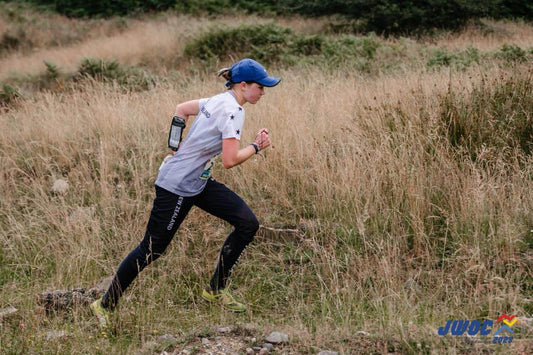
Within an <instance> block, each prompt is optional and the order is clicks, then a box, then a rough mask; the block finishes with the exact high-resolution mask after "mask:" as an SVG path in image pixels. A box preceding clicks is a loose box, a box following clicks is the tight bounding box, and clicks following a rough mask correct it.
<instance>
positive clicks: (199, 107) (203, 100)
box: [198, 98, 209, 111]
mask: <svg viewBox="0 0 533 355" xmlns="http://www.w3.org/2000/svg"><path fill="white" fill-rule="evenodd" d="M207 101H209V98H203V99H200V100H198V110H199V111H202V107H204V106H205V104H206V103H207Z"/></svg>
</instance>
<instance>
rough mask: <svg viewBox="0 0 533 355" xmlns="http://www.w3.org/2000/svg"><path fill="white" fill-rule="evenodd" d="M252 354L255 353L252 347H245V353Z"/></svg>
mask: <svg viewBox="0 0 533 355" xmlns="http://www.w3.org/2000/svg"><path fill="white" fill-rule="evenodd" d="M252 354H255V351H254V349H252V348H246V355H252Z"/></svg>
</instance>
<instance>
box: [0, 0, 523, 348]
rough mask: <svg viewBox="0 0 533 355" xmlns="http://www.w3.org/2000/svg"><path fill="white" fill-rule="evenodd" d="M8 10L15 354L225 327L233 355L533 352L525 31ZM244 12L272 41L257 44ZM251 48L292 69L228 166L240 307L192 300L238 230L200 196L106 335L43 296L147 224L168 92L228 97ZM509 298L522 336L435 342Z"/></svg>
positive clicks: (496, 24)
mask: <svg viewBox="0 0 533 355" xmlns="http://www.w3.org/2000/svg"><path fill="white" fill-rule="evenodd" d="M0 10H1V11H0V34H1V35H2V36H3V37H2V38H3V39H2V45H3V46H0V47H1V48H2V51H1V52H0V83H1V85H2V89H1V91H0V110H1V115H0V123H1V125H2V127H3V129H2V130H0V162H1V170H2V174H0V195H1V196H2V197H1V199H0V287H1V289H2V292H1V293H0V294H1V296H0V310H2V309H7V308H8V307H10V306H13V307H15V308H17V309H18V312H17V313H16V314H15V315H14V316H11V317H6V318H2V320H1V323H0V325H1V327H0V348H1V349H3V351H5V352H6V353H9V354H18V353H32V354H33V353H43V354H44V353H62V354H63V353H64V354H72V353H80V354H81V353H84V354H85V353H102V354H109V353H123V354H131V353H162V352H163V351H167V352H169V353H172V352H176V353H179V351H181V350H182V349H184V348H187V347H190V346H195V347H193V348H189V349H191V351H192V352H194V351H197V352H198V353H202V352H204V350H205V349H204V348H203V347H202V343H201V342H200V341H199V339H200V338H209V339H211V341H213V342H216V341H217V340H216V338H215V336H221V334H219V333H218V332H217V331H216V329H217V328H216V327H217V326H231V327H232V328H233V329H234V331H233V333H232V338H231V339H232V340H233V344H234V345H235V344H237V345H235V347H234V348H233V349H232V350H231V351H229V353H233V352H241V353H244V352H245V349H246V348H247V347H252V346H254V345H256V343H259V345H260V343H262V339H263V337H264V336H265V335H266V334H268V333H269V332H271V331H273V330H279V331H283V332H285V333H287V334H288V335H289V336H290V339H291V340H290V342H289V344H286V345H283V346H280V347H278V348H277V352H278V353H294V354H300V353H317V352H318V351H319V350H321V349H329V350H335V351H338V352H340V353H343V354H356V353H386V352H395V353H421V352H422V353H480V352H488V353H493V352H502V351H505V352H507V351H514V352H518V353H526V352H531V351H533V348H532V346H531V344H532V342H531V337H532V335H533V334H532V332H533V331H532V328H531V321H530V319H531V318H532V317H533V315H532V314H533V304H532V299H531V294H532V291H533V277H532V275H533V254H532V250H533V249H532V248H533V218H532V213H531V211H533V164H532V163H533V161H532V159H533V158H532V146H533V131H532V129H533V128H532V127H533V118H532V117H533V100H532V98H531V92H532V85H533V81H532V79H533V73H532V71H531V59H532V57H533V52H532V48H533V27H532V26H530V25H528V24H525V23H508V22H501V21H492V20H484V21H483V25H482V26H472V27H469V28H467V29H465V30H463V31H462V32H460V33H441V34H439V35H436V36H434V37H431V38H419V39H413V38H388V39H385V38H382V37H379V36H376V35H371V34H370V35H366V36H357V35H354V34H350V33H338V31H334V30H333V29H335V28H336V22H335V20H334V19H329V18H323V19H315V20H309V19H301V18H297V17H294V18H283V19H269V18H260V17H254V16H249V17H248V16H244V15H240V16H239V17H238V18H235V17H225V16H221V17H212V18H205V17H189V16H177V15H174V14H171V13H166V14H159V15H153V16H145V17H137V18H124V19H108V20H82V19H79V20H72V19H67V18H64V17H61V16H58V15H56V14H51V13H40V12H36V11H34V10H31V9H28V8H26V7H20V6H13V5H6V4H0ZM242 26H245V27H242ZM246 26H248V27H246ZM251 26H261V27H257V28H256V29H260V30H262V31H265V33H266V34H265V36H267V37H268V38H269V39H270V40H269V41H265V43H263V44H261V46H259V47H258V48H254V50H255V51H256V52H247V51H250V50H251V49H252V48H251V46H250V43H249V42H247V41H252V43H256V42H254V41H257V39H253V38H252V39H250V36H251V33H250V27H251ZM230 35H231V36H234V37H232V38H233V41H232V42H231V43H229V44H224V43H221V42H211V41H215V40H216V39H219V38H228V36H230ZM10 36H11V37H12V38H16V39H18V42H17V41H16V40H14V39H12V40H9V38H11V37H10ZM15 42H16V43H18V44H13V43H15ZM6 43H11V45H9V46H8V45H7V44H6ZM212 43H218V44H216V45H215V44H212ZM206 44H208V45H210V47H209V48H211V49H212V52H213V53H212V55H210V56H208V57H206V58H203V59H199V58H198V55H197V54H195V52H194V49H195V48H203V47H202V46H203V45H206ZM294 44H299V45H300V46H299V47H298V46H294ZM186 48H189V50H188V51H187V50H186ZM294 48H297V49H298V50H294ZM309 48H311V49H312V50H309ZM250 53H251V54H256V55H265V53H270V54H271V56H270V57H267V56H265V57H264V58H263V59H265V60H266V59H268V58H273V59H272V60H271V62H270V63H269V65H268V69H269V73H271V74H272V75H276V76H280V77H282V78H283V81H282V83H281V84H280V85H279V86H278V87H276V88H272V89H267V90H266V95H265V96H264V97H263V98H262V100H261V101H260V102H259V103H258V104H257V105H255V106H251V105H250V106H247V107H246V110H247V116H246V124H245V132H244V135H243V142H248V141H250V140H251V139H252V138H253V134H254V132H256V131H257V130H258V129H259V128H260V127H268V128H269V130H270V132H271V136H272V137H271V139H272V141H273V146H272V147H271V148H269V149H268V151H266V152H265V154H264V155H265V156H264V157H257V158H254V159H251V160H250V161H248V162H246V163H244V164H243V165H242V166H239V167H236V168H234V169H231V170H224V169H223V168H222V165H221V164H220V163H219V164H218V165H217V166H216V169H215V174H214V175H215V177H216V178H217V179H218V180H219V181H222V182H224V183H225V184H227V185H228V186H230V187H231V188H232V189H234V190H235V191H236V192H237V193H239V194H240V195H241V196H242V197H243V198H244V199H245V200H246V201H247V202H248V203H249V205H250V206H251V207H252V209H253V210H254V211H255V212H256V214H257V216H258V218H259V220H260V223H261V224H262V228H261V229H260V231H259V233H258V235H257V237H256V240H255V242H254V243H253V244H252V245H251V247H250V248H248V250H247V252H246V254H244V255H243V257H242V258H241V260H240V263H239V265H238V267H237V268H236V269H235V272H234V275H233V280H232V282H233V284H232V287H233V288H234V289H235V290H237V294H238V295H239V296H240V298H242V299H243V300H245V302H247V303H248V304H249V306H250V311H249V312H247V313H246V314H244V315H234V314H230V313H228V312H225V311H222V310H219V309H217V308H214V307H211V306H209V305H208V304H205V303H204V302H203V301H202V300H201V299H200V297H199V292H200V290H201V288H202V287H203V286H204V284H205V283H206V281H207V280H208V278H209V276H210V273H211V271H212V267H213V265H214V263H215V261H216V257H217V254H218V250H219V247H220V245H221V243H222V242H223V239H224V238H225V236H226V234H227V233H228V232H229V231H230V227H229V226H228V225H226V224H224V223H223V222H221V221H219V220H217V219H215V218H214V217H211V216H209V215H206V214H205V213H204V212H202V211H200V210H199V209H194V210H193V211H192V212H191V213H190V215H189V216H188V217H187V219H186V221H185V222H184V224H183V225H182V227H181V228H180V230H179V231H178V233H177V234H176V236H175V239H174V241H173V243H172V244H171V246H170V247H169V249H168V251H167V253H166V255H165V256H164V257H162V258H161V259H159V260H158V261H157V262H156V263H154V264H153V265H151V266H150V267H149V268H147V269H146V270H145V271H143V273H142V274H141V276H140V277H139V278H138V279H137V280H136V281H135V283H134V284H133V286H132V287H131V289H130V290H128V292H127V293H126V295H125V297H124V299H123V302H122V305H121V309H120V312H119V314H120V319H117V320H116V322H115V327H114V329H113V332H111V333H110V334H101V333H100V332H99V331H98V328H97V324H96V321H95V320H94V319H93V318H92V317H91V316H90V314H89V313H88V311H87V309H86V308H83V307H75V308H74V309H72V310H69V311H60V310H58V311H52V312H46V311H44V310H43V309H42V308H40V307H39V305H38V304H37V302H36V295H38V294H39V293H41V292H44V291H47V290H58V289H62V290H69V289H70V290H71V289H75V288H77V287H84V288H86V289H89V288H91V287H94V286H95V285H97V284H98V283H99V282H100V281H101V280H103V279H104V278H106V277H108V276H110V275H112V273H113V272H114V271H115V269H116V267H117V265H118V263H119V262H120V261H121V260H122V258H123V257H124V256H125V255H126V254H127V253H128V252H129V250H130V249H132V248H133V247H134V246H135V245H136V244H137V243H138V242H139V240H140V238H141V237H142V235H143V232H144V228H145V224H146V221H147V217H148V214H149V212H150V208H151V204H152V199H153V197H154V190H153V182H154V180H155V177H156V175H157V169H158V167H159V164H160V163H161V160H162V159H163V157H164V156H165V155H166V154H167V149H166V138H167V129H168V124H169V119H170V117H171V114H172V113H173V110H174V107H175V105H176V104H177V103H179V102H181V101H184V100H188V99H192V98H199V97H206V96H209V95H213V94H216V93H218V92H221V91H222V90H223V84H224V83H223V81H222V80H220V79H219V78H217V77H216V75H215V73H216V69H218V68H219V67H223V66H225V65H227V64H229V63H231V62H232V60H233V59H236V58H240V57H241V56H243V55H245V54H250ZM88 58H90V59H88ZM44 61H46V63H47V64H46V63H45V62H44ZM57 179H64V180H65V181H67V182H68V185H69V189H68V190H67V191H66V193H64V194H62V193H54V192H53V191H52V186H53V184H54V182H55V181H56V180H57ZM503 313H507V314H516V315H517V317H518V318H519V319H522V321H521V323H520V324H517V325H515V326H514V327H513V329H514V330H515V334H514V340H513V342H512V343H511V344H500V345H497V344H494V345H493V344H491V339H486V341H484V342H475V341H474V342H469V341H465V340H464V339H463V337H450V336H449V337H445V338H442V337H439V336H438V335H437V329H438V328H439V327H441V326H443V325H444V324H445V323H446V321H447V320H449V319H492V320H495V319H497V318H498V317H499V316H500V315H501V314H503ZM528 319H529V321H528ZM60 331H61V332H64V333H63V335H62V336H57V337H56V336H54V334H56V335H57V334H60V333H52V332H60ZM162 334H171V335H173V336H174V337H175V338H176V339H177V343H176V342H174V343H172V344H166V343H164V342H163V343H162V342H160V341H158V339H159V336H160V335H162ZM253 338H255V339H256V342H254V341H253ZM154 341H155V342H156V343H155V344H154V343H153V342H154ZM218 341H222V340H220V338H219V340H218Z"/></svg>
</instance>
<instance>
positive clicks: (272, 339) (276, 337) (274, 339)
mask: <svg viewBox="0 0 533 355" xmlns="http://www.w3.org/2000/svg"><path fill="white" fill-rule="evenodd" d="M265 340H266V341H267V342H268V343H272V344H280V343H288V342H289V336H288V335H287V334H284V333H280V332H272V333H270V335H269V336H268V337H267V338H266V339H265Z"/></svg>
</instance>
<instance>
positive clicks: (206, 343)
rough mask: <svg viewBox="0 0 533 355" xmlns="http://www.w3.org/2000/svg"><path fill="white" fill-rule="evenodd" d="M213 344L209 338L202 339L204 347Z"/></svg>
mask: <svg viewBox="0 0 533 355" xmlns="http://www.w3.org/2000/svg"><path fill="white" fill-rule="evenodd" d="M209 344H211V342H210V341H209V339H207V338H202V345H209Z"/></svg>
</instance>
